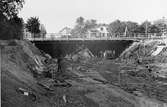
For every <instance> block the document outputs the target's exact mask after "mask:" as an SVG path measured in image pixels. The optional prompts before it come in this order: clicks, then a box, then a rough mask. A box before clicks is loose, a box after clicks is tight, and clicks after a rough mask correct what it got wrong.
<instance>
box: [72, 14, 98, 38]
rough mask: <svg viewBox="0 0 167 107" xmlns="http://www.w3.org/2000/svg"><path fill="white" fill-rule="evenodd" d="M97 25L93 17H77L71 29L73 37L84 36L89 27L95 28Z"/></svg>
mask: <svg viewBox="0 0 167 107" xmlns="http://www.w3.org/2000/svg"><path fill="white" fill-rule="evenodd" d="M96 26H97V21H96V20H94V19H91V20H86V21H85V19H84V18H83V17H79V18H77V19H76V25H75V27H74V29H72V35H73V37H81V38H84V37H86V33H87V32H88V30H89V29H92V28H95V27H96Z"/></svg>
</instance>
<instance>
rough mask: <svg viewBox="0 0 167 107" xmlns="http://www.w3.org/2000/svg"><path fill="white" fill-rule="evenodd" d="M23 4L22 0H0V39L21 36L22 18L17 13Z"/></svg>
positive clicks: (18, 37)
mask: <svg viewBox="0 0 167 107" xmlns="http://www.w3.org/2000/svg"><path fill="white" fill-rule="evenodd" d="M23 4H24V0H0V39H20V38H22V36H23V35H22V34H21V33H20V31H21V30H22V27H23V26H22V25H23V20H22V19H21V18H19V17H18V16H17V14H18V12H19V10H20V9H21V8H22V7H23ZM19 20H20V21H19Z"/></svg>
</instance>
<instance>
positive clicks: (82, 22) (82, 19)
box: [76, 16, 85, 26]
mask: <svg viewBox="0 0 167 107" xmlns="http://www.w3.org/2000/svg"><path fill="white" fill-rule="evenodd" d="M84 21H85V19H84V18H83V17H81V16H80V17H78V18H77V20H76V23H77V25H80V26H82V25H84V23H85V22H84Z"/></svg>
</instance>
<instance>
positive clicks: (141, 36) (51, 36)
mask: <svg viewBox="0 0 167 107" xmlns="http://www.w3.org/2000/svg"><path fill="white" fill-rule="evenodd" d="M46 35H47V36H43V37H34V38H33V37H32V36H25V37H24V39H25V40H29V41H62V40H63V41H64V40H66V41H69V40H83V41H84V40H133V41H140V40H154V39H167V34H166V35H162V36H159V35H158V36H157V34H148V35H144V34H137V35H135V34H134V35H133V36H127V35H126V36H125V35H114V34H113V35H111V36H108V37H84V38H79V37H77V38H76V37H69V36H66V37H64V36H61V35H58V34H56V33H50V34H46Z"/></svg>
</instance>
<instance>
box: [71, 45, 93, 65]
mask: <svg viewBox="0 0 167 107" xmlns="http://www.w3.org/2000/svg"><path fill="white" fill-rule="evenodd" d="M70 56H71V59H72V60H73V61H74V62H85V63H86V62H88V60H90V59H92V58H93V57H94V55H93V54H92V52H91V51H90V50H89V49H88V48H82V49H79V50H77V51H75V52H74V53H72V54H71V55H70Z"/></svg>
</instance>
